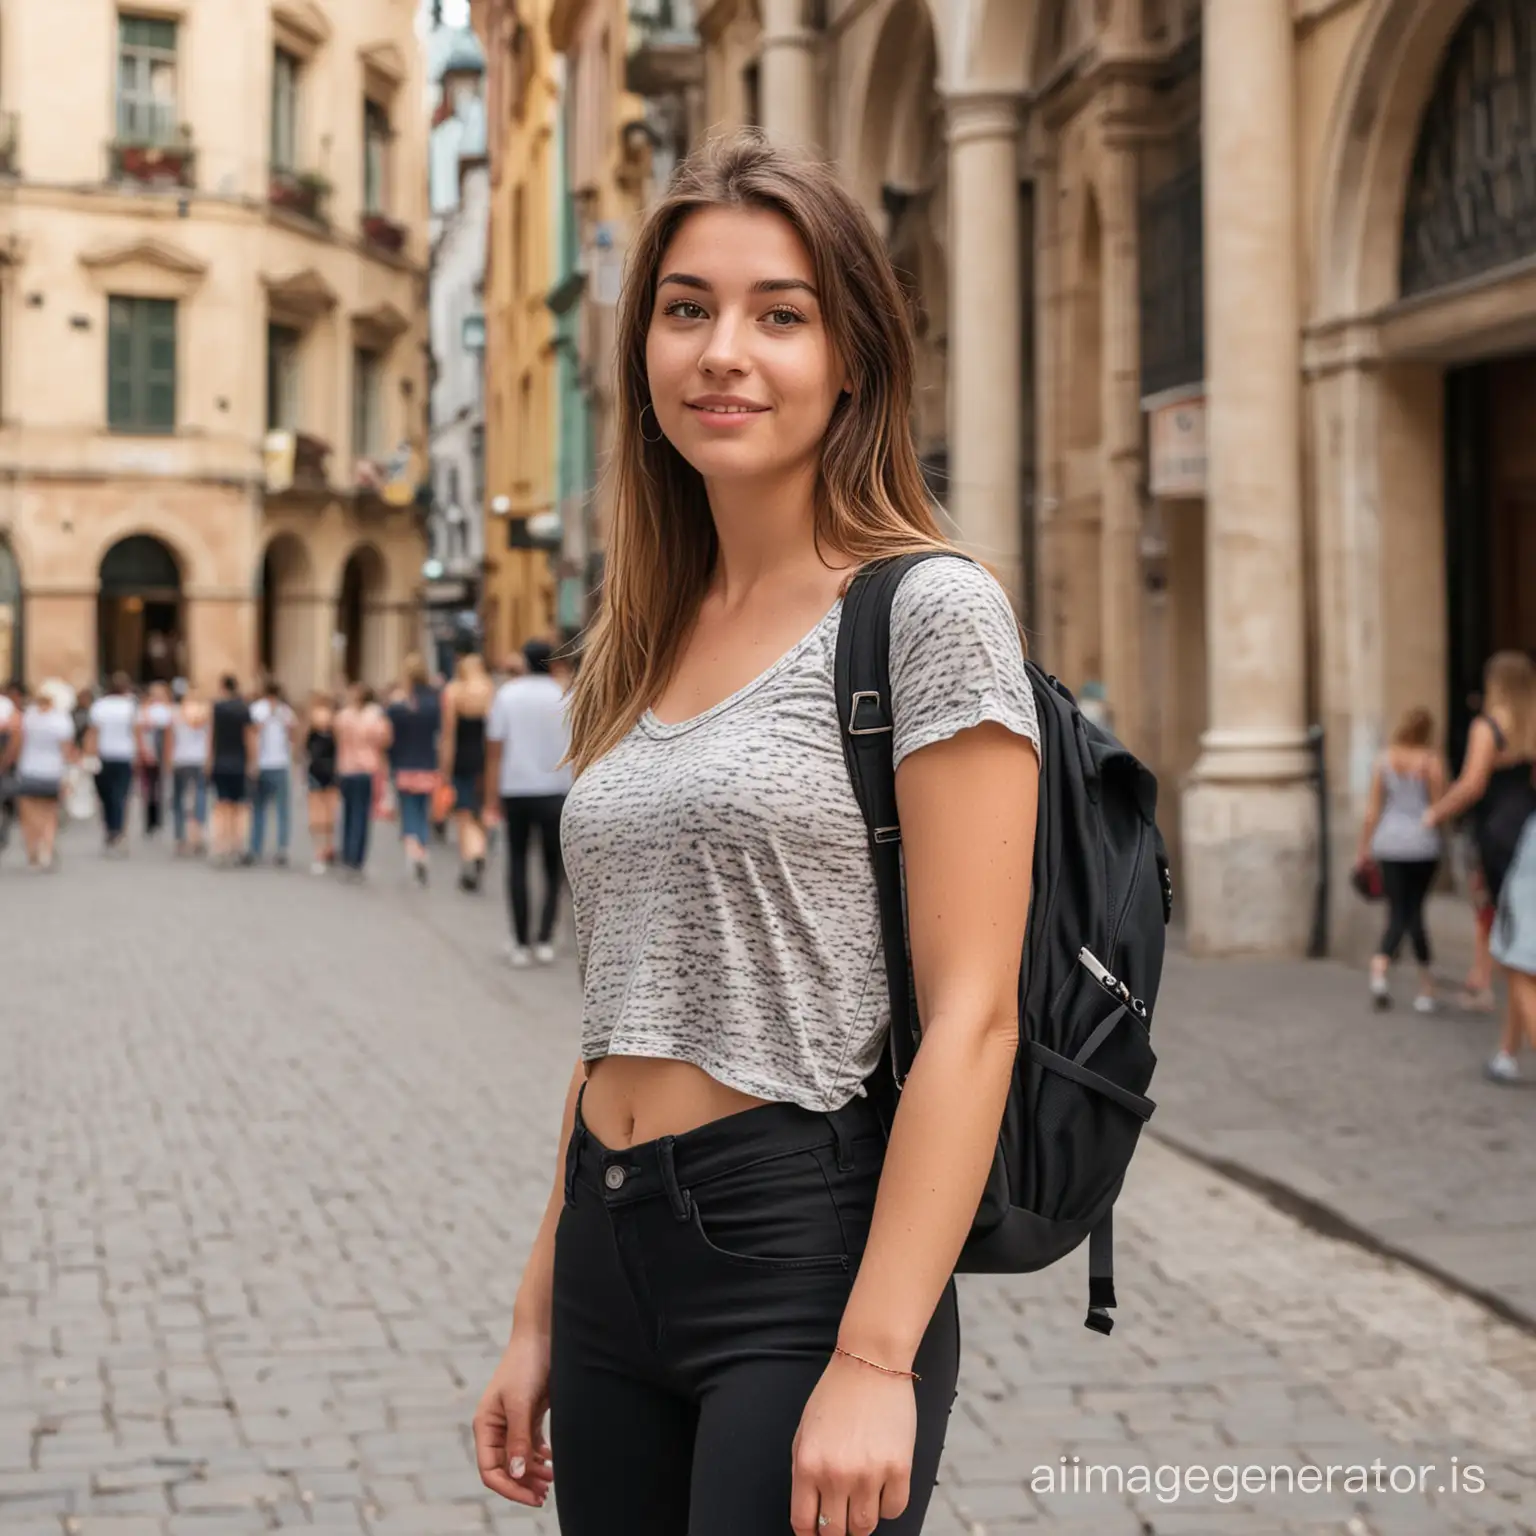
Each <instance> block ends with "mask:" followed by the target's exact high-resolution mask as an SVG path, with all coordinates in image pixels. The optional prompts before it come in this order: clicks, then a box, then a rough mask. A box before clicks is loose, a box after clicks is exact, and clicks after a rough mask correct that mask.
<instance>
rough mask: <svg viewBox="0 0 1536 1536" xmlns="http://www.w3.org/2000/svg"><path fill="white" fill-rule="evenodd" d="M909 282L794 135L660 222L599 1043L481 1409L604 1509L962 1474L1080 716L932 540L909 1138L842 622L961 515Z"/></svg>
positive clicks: (906, 624)
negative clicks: (967, 1271) (1047, 750)
mask: <svg viewBox="0 0 1536 1536" xmlns="http://www.w3.org/2000/svg"><path fill="white" fill-rule="evenodd" d="M908 314H909V310H908V306H907V305H906V304H905V302H904V301H903V299H902V291H901V287H900V284H899V282H898V280H897V278H896V276H895V274H894V273H893V271H892V269H891V265H890V262H889V260H888V258H887V256H886V253H885V248H884V245H883V242H882V240H881V238H880V236H879V235H878V234H877V233H876V231H875V229H874V228H873V226H872V225H871V223H870V221H869V219H868V216H867V215H866V214H865V213H864V212H863V210H862V208H861V207H860V206H859V204H858V203H857V201H856V200H855V199H854V198H853V197H852V196H851V195H850V194H849V193H848V192H847V191H846V190H845V189H844V187H843V186H842V185H841V183H840V182H839V181H838V180H837V179H836V177H835V176H834V175H833V173H832V172H831V170H830V169H828V168H826V167H824V166H823V165H821V164H820V163H817V162H813V161H811V160H810V159H808V158H800V157H797V156H794V155H791V154H789V153H787V152H784V151H781V150H778V149H775V148H771V147H769V145H768V144H767V142H766V140H764V139H763V138H762V137H761V136H759V135H752V134H743V135H740V136H737V137H735V138H733V139H729V140H724V141H718V142H716V143H713V144H711V145H710V146H709V147H708V148H707V149H706V150H705V151H703V152H701V153H700V154H699V155H698V156H696V157H695V158H693V159H691V160H689V161H687V162H685V163H684V164H683V165H682V166H680V167H679V168H678V169H677V170H676V171H674V172H673V175H672V179H671V181H670V182H669V184H668V189H667V192H666V195H665V196H664V197H662V198H661V199H660V200H659V201H658V202H657V203H656V204H655V205H654V206H653V207H652V209H651V211H650V213H649V214H648V215H647V217H646V220H645V222H644V224H643V226H642V227H641V228H640V230H639V231H638V232H637V234H636V237H635V238H634V240H633V241H632V243H631V246H630V251H629V262H628V268H627V272H626V277H625V286H624V293H623V297H622V299H621V302H620V307H619V318H618V322H617V333H616V357H617V368H616V370H615V376H616V378H617V380H618V387H617V399H616V411H615V418H616V434H615V436H616V440H615V443H614V445H613V449H612V462H613V477H614V495H613V500H612V506H611V509H610V513H609V516H610V519H611V521H610V524H609V537H608V542H607V559H606V563H605V568H604V578H603V584H602V596H601V607H600V610H599V615H598V618H597V620H596V623H595V626H594V628H593V630H592V634H591V639H590V643H589V644H588V645H587V646H586V648H585V650H584V653H583V660H582V668H581V672H580V675H579V676H578V678H577V681H576V685H575V688H574V691H573V693H572V696H571V703H570V722H571V737H572V758H573V763H574V768H575V775H576V777H575V784H574V787H573V788H572V790H571V792H570V795H569V797H568V799H567V800H566V804H565V814H564V820H563V828H562V835H563V839H564V844H565V857H566V863H567V867H568V869H569V871H570V877H571V885H572V889H573V893H574V910H575V914H576V933H577V946H578V953H579V954H580V956H581V957H582V962H583V965H582V973H583V1013H582V1043H581V1051H580V1058H581V1059H580V1062H579V1064H578V1065H577V1067H576V1069H575V1071H574V1072H573V1073H572V1076H571V1081H570V1084H569V1087H568V1090H567V1097H566V1108H565V1118H564V1126H563V1130H564V1134H565V1136H566V1137H567V1141H566V1144H565V1148H564V1154H563V1157H562V1158H560V1159H559V1160H557V1169H556V1176H555V1180H554V1187H553V1190H552V1192H551V1196H550V1200H549V1205H548V1208H547V1210H546V1212H545V1216H544V1220H543V1223H542V1225H541V1226H540V1228H539V1232H538V1236H537V1238H536V1239H535V1242H534V1245H533V1249H532V1252H531V1253H530V1255H529V1258H528V1260H527V1263H526V1265H525V1267H524V1270H523V1275H522V1280H521V1283H520V1286H519V1289H518V1294H517V1300H516V1303H515V1306H514V1309H513V1325H512V1332H511V1338H510V1340H509V1343H508V1345H507V1348H506V1351H505V1353H504V1354H503V1356H502V1359H501V1362H500V1364H499V1365H498V1366H497V1368H496V1371H495V1373H494V1375H493V1377H492V1380H491V1383H490V1385H489V1387H488V1388H487V1390H486V1393H485V1395H484V1396H483V1397H482V1399H481V1403H480V1407H479V1411H478V1413H477V1415H476V1420H475V1439H476V1448H477V1455H478V1462H479V1466H480V1474H481V1478H482V1480H483V1481H484V1483H485V1484H486V1486H487V1487H489V1488H491V1489H492V1490H494V1491H495V1492H497V1493H499V1494H501V1495H502V1496H503V1497H505V1498H507V1499H510V1500H512V1501H514V1502H516V1503H519V1504H524V1505H539V1504H542V1503H543V1502H544V1499H545V1497H546V1495H547V1493H548V1490H549V1488H550V1486H551V1483H552V1481H553V1479H554V1476H555V1473H554V1470H553V1468H554V1467H558V1469H559V1473H558V1476H559V1519H560V1528H561V1531H562V1532H563V1533H564V1536H612V1533H614V1532H618V1531H622V1532H624V1533H625V1536H678V1533H679V1532H682V1531H693V1532H700V1533H704V1532H708V1533H710V1536H714V1533H717V1532H721V1533H723V1532H729V1533H730V1536H784V1533H785V1532H786V1530H792V1531H794V1532H795V1533H796V1536H816V1533H820V1536H868V1533H870V1532H871V1531H873V1530H875V1528H876V1525H877V1523H878V1526H879V1530H880V1533H881V1536H915V1533H917V1532H919V1531H920V1530H921V1528H922V1525H923V1521H924V1517H925V1514H926V1510H927V1506H928V1501H929V1499H930V1497H931V1494H932V1491H933V1487H934V1482H935V1479H936V1477H937V1474H938V1469H939V1460H940V1455H941V1452H942V1449H943V1444H944V1437H945V1429H946V1423H947V1420H948V1416H949V1412H950V1406H951V1403H952V1401H953V1400H954V1397H955V1387H956V1379H957V1371H958V1363H959V1325H958V1320H957V1315H956V1305H955V1289H954V1283H953V1279H952V1270H953V1269H954V1266H955V1261H956V1259H957V1256H958V1254H959V1252H960V1248H961V1245H962V1242H963V1241H964V1239H965V1237H966V1235H967V1233H968V1232H969V1229H970V1227H971V1224H972V1218H973V1216H974V1214H975V1212H976V1209H977V1205H978V1202H979V1200H980V1198H981V1195H982V1190H983V1185H984V1183H985V1180H986V1176H987V1172H988V1169H989V1167H990V1166H991V1162H992V1158H993V1154H994V1152H995V1150H996V1145H997V1137H998V1128H999V1123H1000V1121H1001V1118H1002V1112H1003V1106H1004V1104H1005V1102H1006V1100H1007V1097H1008V1094H1009V1089H1010V1083H1011V1081H1012V1073H1013V1070H1014V1065H1015V1059H1016V1055H1017V1048H1018V998H1017V990H1018V980H1019V955H1020V952H1021V948H1022V944H1023V937H1024V927H1025V917H1026V913H1027V909H1028V904H1029V889H1028V886H1029V876H1028V871H1029V869H1030V857H1029V850H1030V847H1031V844H1032V841H1033V836H1034V806H1035V788H1036V783H1037V766H1036V765H1037V758H1036V755H1035V747H1034V745H1033V744H1034V743H1035V742H1037V741H1038V737H1039V727H1038V723H1037V720H1036V716H1035V710H1034V695H1033V692H1032V690H1031V687H1030V684H1029V680H1028V677H1027V675H1026V672H1025V668H1024V660H1023V654H1022V647H1021V644H1020V638H1019V630H1018V626H1017V622H1016V620H1015V618H1014V614H1013V610H1012V607H1011V606H1010V604H1009V601H1008V599H1007V597H1006V595H1005V594H1004V593H1003V590H1002V588H1001V587H1000V586H999V585H998V584H997V582H996V581H994V580H993V578H992V577H991V576H990V575H988V574H987V572H986V571H985V570H983V569H982V567H981V566H979V565H977V564H975V563H973V562H971V561H968V560H961V559H955V558H951V559H938V560H929V561H926V562H924V563H922V564H921V565H919V566H917V567H915V568H914V569H913V570H911V571H910V573H909V574H908V575H907V577H906V579H905V580H903V582H902V583H901V587H900V590H899V592H898V593H897V596H896V602H895V607H894V609H893V611H892V613H891V616H890V672H891V698H890V700H889V706H890V715H891V717H892V719H893V723H894V730H893V736H892V746H893V749H894V758H895V761H896V763H897V765H898V766H897V769H896V772H897V783H898V786H899V789H900V793H901V832H902V849H903V852H904V859H905V866H906V885H907V907H908V920H909V928H910V940H911V958H912V966H913V972H914V980H915V986H916V996H917V1000H918V1003H919V1005H920V1009H921V1015H922V1018H923V1021H924V1024H925V1026H926V1031H925V1038H924V1041H923V1045H922V1049H921V1051H920V1052H919V1053H918V1057H917V1063H916V1066H915V1068H914V1069H913V1071H912V1072H911V1075H910V1076H909V1077H908V1078H907V1081H906V1087H905V1091H904V1092H903V1093H902V1094H901V1096H900V1100H899V1107H898V1108H897V1109H896V1111H895V1121H894V1127H893V1129H892V1132H891V1149H892V1150H891V1156H890V1158H889V1160H887V1159H886V1155H885V1152H886V1141H885V1136H884V1129H885V1128H884V1125H883V1122H882V1120H881V1116H880V1114H879V1112H878V1110H877V1108H876V1106H875V1103H874V1102H872V1100H871V1099H870V1098H869V1097H866V1096H865V1095H864V1093H863V1092H862V1091H861V1090H862V1089H863V1088H864V1084H865V1080H866V1079H867V1078H868V1077H870V1076H871V1075H872V1074H873V1073H874V1072H875V1070H876V1068H877V1066H878V1063H879V1062H880V1060H881V1057H882V1052H883V1051H884V1050H885V1049H886V1045H887V1035H888V1032H889V1005H888V1002H887V1001H886V999H885V997H884V992H885V989H884V987H883V986H882V985H881V984H880V980H878V979H883V975H884V972H883V968H882V961H881V952H880V941H879V932H880V926H879V921H878V903H877V898H876V890H875V882H874V875H873V870H872V865H871V860H870V843H869V838H868V835H867V833H866V829H865V823H864V820H863V818H862V815H861V813H860V810H859V805H858V801H857V800H856V798H855V796H854V793H853V789H852V786H851V784H850V781H849V777H848V770H847V766H846V763H845V759H844V754H843V731H842V730H841V729H840V722H839V720H838V712H837V709H836V705H835V699H836V691H835V678H834V659H835V654H836V643H837V633H838V626H839V622H840V613H841V596H842V593H843V591H844V590H845V588H846V584H847V582H848V581H849V580H851V579H852V578H853V576H854V575H855V574H856V573H857V572H858V570H859V569H860V567H861V566H862V565H863V564H865V563H866V562H869V561H872V560H876V559H879V558H881V557H884V556H887V555H892V554H896V553H898V552H908V551H910V552H918V551H923V550H934V549H937V550H943V549H945V548H946V547H947V546H945V544H944V540H943V536H942V534H941V533H940V531H939V528H938V525H937V522H936V521H935V515H934V505H933V502H932V500H931V498H930V496H929V495H928V492H927V490H926V487H925V485H924V482H923V477H922V472H921V469H920V467H919V464H918V459H917V454H916V449H915V446H914V443H913V438H912V424H911V409H912V390H913V342H912V335H911V330H910V321H909V318H908ZM546 1405H549V1407H550V1409H551V1414H552V1416H551V1420H550V1431H551V1435H550V1442H546V1440H545V1437H544V1433H543V1429H542V1419H543V1415H544V1410H545V1407H546ZM551 1448H552V1450H553V1456H551Z"/></svg>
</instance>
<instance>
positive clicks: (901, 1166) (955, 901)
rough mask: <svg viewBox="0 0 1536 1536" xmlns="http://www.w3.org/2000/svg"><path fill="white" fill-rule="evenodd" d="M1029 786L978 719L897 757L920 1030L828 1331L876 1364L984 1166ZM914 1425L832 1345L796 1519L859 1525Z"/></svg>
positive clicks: (894, 1477) (808, 1528)
mask: <svg viewBox="0 0 1536 1536" xmlns="http://www.w3.org/2000/svg"><path fill="white" fill-rule="evenodd" d="M1038 783H1039V761H1038V759H1037V757H1036V755H1035V749H1034V747H1033V746H1032V744H1031V743H1030V742H1028V741H1027V740H1025V739H1024V738H1023V737H1022V736H1019V735H1017V734H1016V733H1014V732H1012V731H1010V730H1009V729H1007V728H1006V727H1005V726H1003V725H1000V724H997V723H994V722H991V721H984V722H983V723H982V724H980V725H976V726H973V727H971V728H970V729H967V730H964V731H961V732H960V733H959V734H957V735H955V736H952V737H950V738H948V739H947V740H943V741H938V742H934V743H932V744H930V745H928V746H925V747H922V748H921V749H920V750H917V751H914V752H913V753H912V754H911V755H910V756H909V757H907V758H905V759H904V760H903V761H902V764H901V767H900V768H899V769H898V771H897V775H896V795H897V805H898V808H899V811H900V817H901V829H902V847H903V853H904V857H905V862H906V878H907V921H908V931H909V937H910V943H911V950H912V970H913V979H914V982H915V985H916V989H917V1006H918V1015H919V1017H920V1018H921V1020H922V1023H923V1044H922V1049H921V1050H920V1051H919V1052H918V1053H917V1059H916V1062H915V1064H914V1065H913V1068H912V1071H911V1073H910V1075H909V1076H908V1078H907V1082H906V1086H905V1088H904V1090H903V1092H902V1095H901V1101H900V1110H899V1112H898V1114H897V1115H896V1119H895V1123H894V1125H893V1127H892V1131H891V1137H890V1143H889V1146H888V1147H887V1150H886V1156H885V1167H884V1171H883V1172H882V1174H881V1179H880V1192H879V1196H878V1199H877V1201H876V1204H875V1211H874V1218H873V1222H872V1225H871V1227H870V1232H869V1241H868V1244H867V1246H866V1248H865V1250H864V1257H863V1259H862V1261H861V1263H860V1266H859V1273H858V1278H857V1280H856V1281H855V1283H854V1286H853V1290H852V1293H851V1294H850V1296H849V1299H848V1304H847V1307H846V1308H845V1310H844V1312H843V1317H842V1325H841V1327H840V1329H839V1331H838V1343H839V1345H840V1346H841V1347H842V1348H844V1349H847V1350H850V1351H852V1352H853V1353H854V1354H857V1355H861V1356H863V1357H864V1358H865V1359H866V1360H871V1361H874V1362H876V1363H877V1364H879V1365H882V1366H885V1367H887V1368H889V1369H891V1370H896V1371H907V1370H910V1369H911V1368H912V1362H913V1358H914V1356H915V1355H916V1353H917V1348H918V1345H919V1343H920V1342H921V1340H922V1337H923V1335H924V1333H925V1332H926V1331H927V1329H928V1324H929V1322H930V1320H931V1319H932V1317H933V1314H934V1310H935V1308H936V1307H937V1306H938V1303H939V1299H940V1297H941V1295H942V1294H943V1291H944V1288H945V1286H946V1285H947V1284H948V1282H949V1278H950V1276H951V1274H952V1273H953V1271H954V1267H955V1261H956V1259H957V1258H958V1256H959V1253H960V1249H961V1246H962V1244H963V1243H964V1241H965V1238H966V1235H967V1233H968V1232H969V1231H970V1227H971V1222H972V1219H973V1217H974V1215H975V1212H976V1208H977V1205H978V1204H979V1203H980V1200H981V1194H982V1190H983V1188H984V1186H985V1183H986V1178H987V1174H988V1171H989V1170H990V1168H991V1166H992V1155H993V1151H994V1149H995V1147H996V1145H997V1132H998V1126H999V1125H1000V1124H1001V1122H1002V1116H1003V1108H1004V1105H1005V1103H1006V1101H1007V1097H1008V1088H1009V1082H1010V1080H1011V1076H1012V1073H1013V1068H1014V1060H1015V1056H1016V1054H1017V1050H1018V980H1019V960H1020V954H1021V952H1022V949H1023V944H1024V928H1025V922H1026V919H1027V917H1028V911H1029V888H1030V874H1031V870H1032V867H1033V851H1034V838H1035V810H1036V795H1037V789H1038ZM915 1431H916V1404H915V1399H914V1396H913V1390H912V1384H911V1382H910V1381H908V1380H906V1379H904V1378H903V1377H900V1376H893V1375H887V1374H885V1373H884V1372H882V1371H877V1370H874V1369H872V1368H871V1367H870V1366H868V1365H865V1364H862V1363H860V1362H859V1361H855V1360H852V1359H849V1358H848V1357H846V1356H844V1355H834V1356H833V1357H832V1360H831V1363H830V1364H829V1365H828V1367H827V1369H826V1372H825V1373H824V1374H823V1376H822V1378H821V1380H820V1382H819V1383H818V1385H817V1387H816V1390H815V1392H814V1393H813V1394H812V1396H811V1398H810V1401H809V1402H808V1403H807V1405H806V1409H805V1412H804V1415H803V1417H802V1419H801V1422H800V1430H799V1433H798V1435H797V1437H796V1442H795V1473H794V1493H793V1496H792V1499H791V1504H790V1523H791V1525H792V1526H793V1528H794V1530H795V1531H796V1532H797V1533H804V1536H816V1533H817V1532H818V1530H819V1532H820V1536H843V1532H844V1531H846V1532H847V1533H848V1536H866V1533H868V1532H870V1531H872V1530H873V1529H874V1527H875V1523H876V1521H877V1520H878V1519H893V1518H895V1516H897V1515H898V1514H900V1513H901V1511H902V1510H903V1509H904V1508H905V1507H906V1504H907V1498H908V1493H909V1485H910V1476H911V1464H912V1452H913V1442H914V1436H915ZM844 1511H846V1514H845V1513H844ZM818 1513H819V1514H825V1515H828V1516H829V1525H828V1526H823V1527H819V1528H818V1526H817V1524H816V1520H817V1516H818ZM845 1522H846V1523H845Z"/></svg>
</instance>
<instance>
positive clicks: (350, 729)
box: [336, 683, 393, 880]
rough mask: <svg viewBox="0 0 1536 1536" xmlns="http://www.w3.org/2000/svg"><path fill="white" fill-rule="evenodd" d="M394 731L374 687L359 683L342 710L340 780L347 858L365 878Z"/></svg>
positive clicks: (349, 867)
mask: <svg viewBox="0 0 1536 1536" xmlns="http://www.w3.org/2000/svg"><path fill="white" fill-rule="evenodd" d="M392 739H393V733H392V732H391V730H390V727H389V717H388V716H387V715H385V713H384V711H383V710H382V709H380V708H379V705H378V700H377V699H376V698H375V697H374V693H373V689H372V688H370V687H369V686H368V685H367V684H366V683H354V684H353V685H352V689H351V693H350V696H349V698H348V701H347V704H346V707H345V708H344V709H343V710H342V711H341V712H340V714H338V715H337V716H336V783H337V787H338V788H339V789H340V791H341V864H342V868H343V869H344V870H346V871H347V873H348V875H349V876H350V877H351V878H352V879H354V880H360V879H362V875H363V865H364V864H365V863H366V862H367V859H368V826H369V823H370V821H371V820H372V818H373V791H374V780H375V778H377V777H378V775H379V774H380V773H382V772H383V771H384V754H385V753H386V752H387V751H388V750H389V745H390V742H391V740H392Z"/></svg>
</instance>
